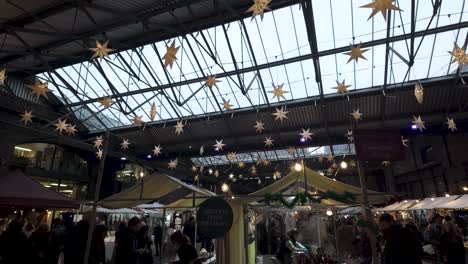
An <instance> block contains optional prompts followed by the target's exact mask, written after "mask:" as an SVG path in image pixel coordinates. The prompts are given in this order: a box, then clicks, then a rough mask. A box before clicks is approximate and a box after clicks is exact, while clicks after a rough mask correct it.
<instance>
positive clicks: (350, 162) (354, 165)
mask: <svg viewBox="0 0 468 264" xmlns="http://www.w3.org/2000/svg"><path fill="white" fill-rule="evenodd" d="M348 163H349V166H350V167H351V168H354V167H356V166H357V164H356V161H354V160H350V161H349V162H348Z"/></svg>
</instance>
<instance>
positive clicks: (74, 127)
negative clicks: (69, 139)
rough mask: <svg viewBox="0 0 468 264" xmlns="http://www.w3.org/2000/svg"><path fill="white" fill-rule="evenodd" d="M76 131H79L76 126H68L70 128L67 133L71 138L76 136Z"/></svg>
mask: <svg viewBox="0 0 468 264" xmlns="http://www.w3.org/2000/svg"><path fill="white" fill-rule="evenodd" d="M76 131H78V130H77V129H76V125H71V124H68V126H67V131H66V132H67V134H68V135H69V136H74V135H75V133H76Z"/></svg>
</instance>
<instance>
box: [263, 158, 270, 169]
mask: <svg viewBox="0 0 468 264" xmlns="http://www.w3.org/2000/svg"><path fill="white" fill-rule="evenodd" d="M270 164H271V161H269V160H267V159H264V160H262V165H263V166H264V167H266V166H269V165H270Z"/></svg>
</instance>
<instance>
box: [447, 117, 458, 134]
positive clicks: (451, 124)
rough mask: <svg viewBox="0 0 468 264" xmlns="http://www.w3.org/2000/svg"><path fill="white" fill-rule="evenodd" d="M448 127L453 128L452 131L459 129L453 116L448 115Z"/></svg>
mask: <svg viewBox="0 0 468 264" xmlns="http://www.w3.org/2000/svg"><path fill="white" fill-rule="evenodd" d="M446 124H447V126H448V129H450V130H452V132H455V131H456V130H457V124H456V123H455V121H454V120H453V118H448V117H447V122H446Z"/></svg>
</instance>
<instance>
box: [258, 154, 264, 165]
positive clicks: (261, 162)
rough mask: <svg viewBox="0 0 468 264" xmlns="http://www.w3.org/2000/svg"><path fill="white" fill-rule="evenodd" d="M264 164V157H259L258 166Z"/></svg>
mask: <svg viewBox="0 0 468 264" xmlns="http://www.w3.org/2000/svg"><path fill="white" fill-rule="evenodd" d="M262 164H263V159H262V157H260V156H259V157H258V158H257V166H259V165H262Z"/></svg>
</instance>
